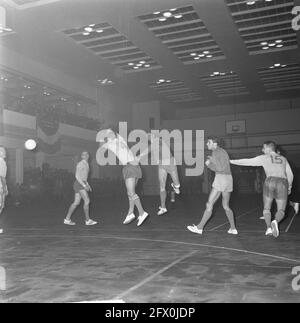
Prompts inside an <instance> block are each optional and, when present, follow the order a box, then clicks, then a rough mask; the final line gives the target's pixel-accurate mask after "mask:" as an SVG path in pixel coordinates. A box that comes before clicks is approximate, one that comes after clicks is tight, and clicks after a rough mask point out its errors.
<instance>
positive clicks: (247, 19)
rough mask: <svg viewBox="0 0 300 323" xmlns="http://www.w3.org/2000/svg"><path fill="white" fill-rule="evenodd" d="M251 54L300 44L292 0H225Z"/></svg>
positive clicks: (274, 50) (289, 47) (293, 47)
mask: <svg viewBox="0 0 300 323" xmlns="http://www.w3.org/2000/svg"><path fill="white" fill-rule="evenodd" d="M226 2H227V5H228V7H229V10H230V12H231V14H232V17H233V19H234V21H235V24H236V26H237V28H238V31H239V33H240V35H241V37H242V39H243V41H244V43H245V45H246V47H247V49H248V51H249V53H250V54H251V55H256V54H265V53H268V52H276V51H277V52H278V51H280V52H281V51H286V50H291V49H296V48H298V44H297V36H296V32H295V31H294V30H293V29H292V25H291V21H292V19H293V15H292V9H293V7H294V1H291V0H256V1H241V0H226Z"/></svg>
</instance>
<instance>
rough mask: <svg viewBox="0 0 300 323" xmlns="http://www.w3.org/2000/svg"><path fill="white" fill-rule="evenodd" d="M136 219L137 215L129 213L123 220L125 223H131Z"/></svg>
mask: <svg viewBox="0 0 300 323" xmlns="http://www.w3.org/2000/svg"><path fill="white" fill-rule="evenodd" d="M134 219H135V215H134V214H133V213H131V214H128V215H127V216H126V218H125V220H124V222H123V224H129V223H131V222H132V221H133V220H134Z"/></svg>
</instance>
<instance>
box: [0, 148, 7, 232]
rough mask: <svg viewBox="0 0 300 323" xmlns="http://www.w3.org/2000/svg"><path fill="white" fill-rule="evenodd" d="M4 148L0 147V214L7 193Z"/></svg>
mask: <svg viewBox="0 0 300 323" xmlns="http://www.w3.org/2000/svg"><path fill="white" fill-rule="evenodd" d="M5 158H6V150H5V148H4V147H0V216H1V213H2V211H3V209H4V206H5V198H6V196H7V195H8V190H7V185H6V174H7V165H6V162H5ZM0 233H3V229H1V228H0Z"/></svg>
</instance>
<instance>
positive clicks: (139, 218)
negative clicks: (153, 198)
mask: <svg viewBox="0 0 300 323" xmlns="http://www.w3.org/2000/svg"><path fill="white" fill-rule="evenodd" d="M148 215H149V214H148V213H147V212H144V214H143V215H140V216H139V217H138V223H137V226H138V227H139V226H140V225H142V224H143V223H144V221H145V220H146V219H147V217H148Z"/></svg>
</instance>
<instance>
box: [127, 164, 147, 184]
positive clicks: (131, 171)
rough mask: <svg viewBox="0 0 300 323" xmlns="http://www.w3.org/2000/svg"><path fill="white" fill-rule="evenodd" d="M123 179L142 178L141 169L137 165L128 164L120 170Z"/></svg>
mask: <svg viewBox="0 0 300 323" xmlns="http://www.w3.org/2000/svg"><path fill="white" fill-rule="evenodd" d="M122 173H123V178H124V180H126V179H128V178H137V179H140V178H142V169H141V167H140V166H139V165H131V164H128V165H126V166H124V167H123V170H122Z"/></svg>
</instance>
